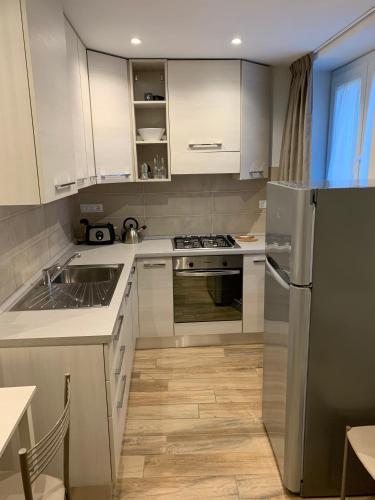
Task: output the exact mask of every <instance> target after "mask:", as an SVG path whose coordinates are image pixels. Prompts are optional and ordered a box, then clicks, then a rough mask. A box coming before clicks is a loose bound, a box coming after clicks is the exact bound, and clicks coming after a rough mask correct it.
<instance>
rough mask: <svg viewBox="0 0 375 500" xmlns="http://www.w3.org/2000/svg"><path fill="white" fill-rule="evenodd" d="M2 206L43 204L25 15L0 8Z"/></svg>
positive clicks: (13, 5) (4, 4) (9, 4)
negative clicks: (33, 118) (29, 77)
mask: <svg viewBox="0 0 375 500" xmlns="http://www.w3.org/2000/svg"><path fill="white" fill-rule="evenodd" d="M0 67H1V71H0V109H1V112H0V173H1V188H0V205H17V204H20V205H34V204H37V203H39V202H40V197H39V185H38V175H37V165H36V156H35V144H34V134H33V122H32V112H31V104H30V95H29V86H28V80H27V79H28V75H27V66H26V59H25V47H24V40H23V30H22V19H21V11H20V6H19V3H18V2H15V1H14V0H2V1H1V6H0Z"/></svg>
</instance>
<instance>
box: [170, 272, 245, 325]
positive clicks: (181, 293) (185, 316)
mask: <svg viewBox="0 0 375 500" xmlns="http://www.w3.org/2000/svg"><path fill="white" fill-rule="evenodd" d="M210 271H211V272H212V274H214V270H210ZM173 288H174V290H173V295H174V321H175V323H193V322H199V321H236V320H241V319H242V273H240V274H235V275H227V276H209V277H208V276H199V273H196V274H194V273H192V274H191V275H190V276H178V275H177V274H176V273H174V276H173Z"/></svg>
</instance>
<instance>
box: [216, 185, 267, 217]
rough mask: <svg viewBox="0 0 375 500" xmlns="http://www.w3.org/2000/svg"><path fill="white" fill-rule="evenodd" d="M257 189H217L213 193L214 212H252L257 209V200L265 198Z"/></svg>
mask: <svg viewBox="0 0 375 500" xmlns="http://www.w3.org/2000/svg"><path fill="white" fill-rule="evenodd" d="M265 196H266V193H265V190H264V189H261V190H259V191H226V192H224V191H219V192H216V193H214V194H213V212H214V213H216V214H240V213H253V212H257V211H258V210H259V200H262V199H265Z"/></svg>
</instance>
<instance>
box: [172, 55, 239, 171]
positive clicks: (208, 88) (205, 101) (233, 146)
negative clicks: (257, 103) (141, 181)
mask: <svg viewBox="0 0 375 500" xmlns="http://www.w3.org/2000/svg"><path fill="white" fill-rule="evenodd" d="M240 64H241V63H240V61H228V60H226V61H223V60H221V61H220V60H210V61H207V60H180V61H168V95H169V121H170V146H171V171H172V174H176V173H177V174H190V173H225V172H231V173H233V172H236V173H239V167H240V165H239V159H238V163H237V164H236V168H234V163H233V155H232V156H229V157H228V159H227V160H226V159H222V157H221V155H225V154H226V153H228V152H231V153H233V152H239V151H240V116H241V92H240V88H241V65H240ZM195 156H196V157H195ZM191 163H192V164H193V167H192V168H190V164H191ZM215 165H216V167H215ZM198 170H199V172H198Z"/></svg>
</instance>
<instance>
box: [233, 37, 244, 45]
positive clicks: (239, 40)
mask: <svg viewBox="0 0 375 500" xmlns="http://www.w3.org/2000/svg"><path fill="white" fill-rule="evenodd" d="M241 43H242V40H241V38H238V37H236V38H233V40H232V44H233V45H241Z"/></svg>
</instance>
